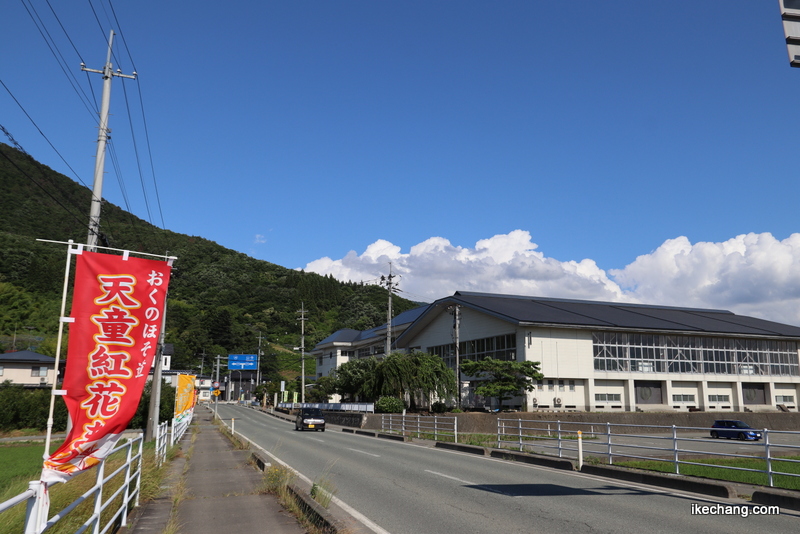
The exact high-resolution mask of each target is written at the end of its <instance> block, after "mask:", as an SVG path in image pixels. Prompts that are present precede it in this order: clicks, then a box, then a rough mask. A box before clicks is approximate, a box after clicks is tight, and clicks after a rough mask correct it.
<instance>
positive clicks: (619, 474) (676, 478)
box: [581, 464, 738, 499]
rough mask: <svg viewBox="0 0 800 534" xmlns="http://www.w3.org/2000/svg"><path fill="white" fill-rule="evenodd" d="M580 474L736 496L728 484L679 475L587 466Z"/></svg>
mask: <svg viewBox="0 0 800 534" xmlns="http://www.w3.org/2000/svg"><path fill="white" fill-rule="evenodd" d="M581 473H586V474H589V475H596V476H601V477H607V478H614V479H617V480H625V481H628V482H637V483H639V484H646V485H649V486H658V487H662V488H670V489H674V490H680V491H688V492H690V493H700V494H702V495H710V496H712V497H721V498H723V499H735V498H736V497H737V496H738V495H737V493H736V489H735V488H734V487H733V486H731V485H729V484H725V483H721V482H710V481H706V480H696V479H690V478H688V477H682V476H680V475H659V474H654V473H644V472H641V471H632V470H629V469H624V468H621V467H614V466H603V465H587V464H584V465H583V467H582V468H581Z"/></svg>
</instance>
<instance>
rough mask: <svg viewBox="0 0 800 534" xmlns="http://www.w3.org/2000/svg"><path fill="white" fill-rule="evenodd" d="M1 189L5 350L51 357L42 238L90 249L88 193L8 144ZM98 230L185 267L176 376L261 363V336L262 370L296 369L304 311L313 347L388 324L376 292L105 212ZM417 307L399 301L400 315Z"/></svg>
mask: <svg viewBox="0 0 800 534" xmlns="http://www.w3.org/2000/svg"><path fill="white" fill-rule="evenodd" d="M167 179H168V178H167ZM0 184H2V195H0V351H9V350H12V348H16V349H17V350H22V349H26V348H28V347H31V348H32V350H36V351H37V352H40V353H42V354H48V355H54V350H55V338H56V334H57V331H58V315H59V307H60V303H61V292H62V287H63V279H64V267H65V263H66V255H65V250H66V247H65V246H64V245H58V244H53V243H42V242H38V241H36V239H47V240H54V241H67V240H69V239H73V240H75V241H76V242H80V243H83V242H86V234H87V225H88V210H89V199H90V196H91V191H90V190H89V189H88V188H87V187H85V186H83V185H81V184H79V183H77V182H75V181H73V180H71V179H70V178H68V177H66V176H64V175H61V174H59V173H57V172H55V171H53V170H52V169H50V168H48V167H46V166H44V165H42V164H40V163H38V162H36V161H35V160H33V159H32V158H31V157H30V156H28V155H26V154H24V153H21V152H19V151H18V150H16V149H14V148H12V147H10V146H8V145H5V144H2V143H0ZM101 229H102V233H103V240H102V242H101V243H100V244H101V245H106V246H110V247H114V248H120V249H126V250H134V251H139V252H148V253H152V254H165V253H168V254H169V255H173V256H177V257H178V260H177V261H176V262H175V266H174V269H175V270H174V271H173V278H172V282H171V283H170V293H169V300H168V305H167V329H166V331H167V336H166V341H167V342H168V343H172V344H173V345H174V347H175V355H174V357H173V365H172V366H173V368H180V369H198V370H199V368H200V366H201V362H202V361H203V360H202V359H203V354H205V360H204V361H205V363H204V365H205V370H208V369H209V366H210V365H211V362H212V357H213V356H215V355H217V354H222V355H225V354H237V353H249V354H254V353H255V352H256V350H257V348H258V343H259V341H258V337H259V333H260V334H261V336H262V348H263V350H264V354H265V355H266V356H267V358H266V360H265V361H264V365H265V371H266V372H268V373H269V372H274V371H276V370H279V369H284V368H287V367H290V368H299V357H297V356H295V355H294V354H292V353H291V352H290V351H287V350H286V349H287V348H288V349H290V350H291V349H292V348H293V347H297V346H299V344H300V323H299V320H298V319H299V313H298V311H299V310H300V308H301V305H303V306H304V307H305V309H306V310H307V311H306V318H307V322H306V324H305V333H306V339H305V345H306V348H307V349H308V348H311V347H313V346H314V344H315V343H316V342H317V341H319V340H321V339H323V338H324V337H326V336H327V335H329V334H330V333H332V332H333V331H335V330H337V329H339V328H356V329H367V328H372V327H374V326H379V325H381V324H383V323H385V322H386V302H387V297H388V293H387V292H386V290H385V289H384V288H381V287H379V286H374V285H362V284H357V283H347V284H345V283H341V282H338V281H336V280H334V279H333V278H330V277H323V276H319V275H316V274H313V273H304V272H298V271H294V270H291V269H287V268H285V267H281V266H279V265H275V264H272V263H269V262H266V261H261V260H256V259H253V258H250V257H249V256H247V255H245V254H241V253H239V252H235V251H233V250H229V249H226V248H224V247H222V246H220V245H218V244H216V243H214V242H212V241H209V240H207V239H203V238H202V237H197V236H188V235H183V234H177V233H174V232H170V231H168V230H161V229H159V228H157V227H155V226H153V225H151V224H150V223H148V222H146V221H143V220H141V219H139V218H137V217H135V216H134V215H131V214H130V213H127V212H125V211H123V210H122V209H120V208H119V207H117V206H115V205H113V204H110V203H108V202H104V204H103V212H102V216H101ZM416 305H417V304H415V303H413V302H411V301H408V300H405V299H402V298H398V297H395V298H394V305H393V310H394V313H395V315H396V314H398V313H401V312H403V311H405V310H408V309H411V308H413V307H415V306H416ZM67 310H69V308H67ZM307 374H313V364H312V368H311V369H310V370H309V369H307Z"/></svg>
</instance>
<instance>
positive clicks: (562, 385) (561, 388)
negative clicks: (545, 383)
mask: <svg viewBox="0 0 800 534" xmlns="http://www.w3.org/2000/svg"><path fill="white" fill-rule="evenodd" d="M558 391H564V381H563V380H559V381H558Z"/></svg>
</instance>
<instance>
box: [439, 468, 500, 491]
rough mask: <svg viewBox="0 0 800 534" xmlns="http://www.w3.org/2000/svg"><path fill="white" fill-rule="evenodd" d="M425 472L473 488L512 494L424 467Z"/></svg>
mask: <svg viewBox="0 0 800 534" xmlns="http://www.w3.org/2000/svg"><path fill="white" fill-rule="evenodd" d="M425 472H426V473H430V474H432V475H436V476H440V477H444V478H449V479H450V480H455V481H456V482H461V483H462V484H466V485H467V486H473V487H475V488H480V489H482V490H484V491H488V492H490V493H498V494H500V495H507V496H509V497H513V495H511V494H510V493H506V492H504V491H499V490H496V489H494V488H492V487H490V486H485V485H483V484H475V483H474V482H470V481H468V480H462V479H460V478H456V477H451V476H450V475H445V474H444V473H439V472H437V471H429V470H428V469H426V470H425Z"/></svg>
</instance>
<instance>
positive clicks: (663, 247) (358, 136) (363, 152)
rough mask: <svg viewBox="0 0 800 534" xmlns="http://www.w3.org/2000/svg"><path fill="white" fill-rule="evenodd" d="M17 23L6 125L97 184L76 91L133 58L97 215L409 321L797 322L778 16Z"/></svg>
mask: <svg viewBox="0 0 800 534" xmlns="http://www.w3.org/2000/svg"><path fill="white" fill-rule="evenodd" d="M6 4H7V5H5V6H4V8H3V16H2V17H1V18H0V47H2V50H3V51H4V53H3V58H2V61H0V80H2V82H3V84H4V85H5V86H6V87H7V88H8V91H10V93H9V92H8V91H6V89H5V88H3V87H0V124H2V125H3V126H4V127H5V128H6V129H7V130H8V131H9V132H10V133H11V134H12V135H13V136H14V138H15V139H16V140H17V142H18V143H19V144H20V145H21V146H22V147H24V148H25V149H26V150H27V151H28V152H29V153H30V154H32V155H33V156H34V157H35V158H36V159H38V160H39V161H42V162H44V163H46V164H47V165H49V166H50V167H52V168H53V169H55V170H57V171H59V172H62V173H64V174H66V175H67V176H70V177H71V178H73V179H76V180H77V179H79V178H80V180H82V181H83V182H84V183H86V184H91V181H92V173H93V166H94V147H95V140H96V135H97V134H96V123H95V116H94V115H92V113H91V112H90V111H89V110H87V107H86V106H85V105H84V103H82V101H81V98H79V97H78V96H77V93H76V90H75V89H73V87H72V85H71V84H70V82H69V81H68V79H67V76H66V75H65V74H64V69H66V70H69V69H72V71H71V75H72V76H75V79H76V80H77V81H76V85H77V87H80V89H81V90H83V91H85V92H86V93H87V94H91V92H92V91H93V92H94V94H95V95H99V94H100V91H101V80H100V76H99V75H96V74H90V75H87V74H85V73H81V72H80V70H79V64H80V62H81V61H84V62H85V63H86V65H87V66H88V67H89V68H95V69H100V68H102V65H103V63H104V61H105V56H106V41H107V38H108V32H109V30H111V29H114V30H116V31H118V32H120V33H121V36H117V37H116V42H115V58H114V60H113V64H114V68H115V69H116V68H120V69H122V71H123V72H124V73H126V74H129V73H130V72H132V71H133V70H134V68H135V69H136V70H137V71H138V75H139V78H138V80H137V81H131V80H120V79H115V80H114V83H113V93H112V102H111V109H112V113H113V115H112V117H111V121H110V125H111V128H112V130H113V131H112V142H113V144H114V149H115V159H116V161H118V164H117V165H116V167H117V168H118V169H119V173H117V172H116V171H115V169H114V166H112V165H111V164H108V165H107V168H106V170H107V176H106V186H105V190H104V197H105V198H106V199H108V200H109V201H110V202H113V203H115V204H117V205H120V206H122V207H123V208H126V209H129V210H130V211H132V212H134V213H135V214H136V215H138V216H139V217H141V218H144V219H147V220H150V221H151V222H153V223H154V224H157V225H159V226H162V220H161V219H162V217H163V225H164V226H166V228H168V229H170V230H173V231H176V232H181V233H185V234H190V235H198V236H202V237H205V238H208V239H211V240H213V241H216V242H218V243H220V244H221V245H224V246H226V247H229V248H232V249H235V250H239V251H241V252H244V253H247V254H249V255H251V256H253V257H256V258H259V259H264V260H267V261H271V262H273V263H277V264H280V265H283V266H286V267H290V268H306V269H308V270H315V271H317V272H322V273H330V274H334V275H335V276H337V277H340V278H343V279H344V278H350V279H356V280H369V279H375V278H377V277H379V276H380V274H385V273H386V272H388V263H389V262H390V261H391V262H392V265H393V269H394V270H395V271H396V272H397V273H398V274H400V275H401V276H402V277H403V278H402V281H401V289H404V290H405V292H406V296H408V297H411V298H415V299H417V300H431V299H434V298H439V297H442V296H445V295H447V294H451V293H452V292H453V291H455V290H458V289H470V290H479V291H484V290H485V291H503V292H507V293H525V294H527V293H533V294H538V295H543V296H555V297H570V298H591V299H603V300H629V301H637V302H654V303H658V304H673V305H691V306H702V307H721V308H726V309H733V310H735V311H737V312H741V313H749V314H754V315H759V316H763V317H768V318H771V319H774V320H778V321H781V322H789V323H794V324H798V323H800V313H799V312H798V311H796V310H798V309H800V306H798V304H800V302H798V300H797V299H800V275H796V274H794V272H795V271H797V269H796V267H797V262H798V261H800V244H798V243H796V241H800V236H796V237H793V235H795V234H794V232H796V231H797V224H796V221H797V214H796V211H797V208H796V204H797V198H798V193H799V192H800V184H799V183H798V180H797V179H796V170H797V164H796V154H795V150H793V149H794V146H793V141H794V140H795V138H796V130H797V124H798V115H800V110H799V109H798V107H797V106H796V105H794V99H795V98H796V97H795V95H797V94H798V89H800V70H798V69H792V68H790V67H789V63H788V58H787V53H786V46H785V44H784V35H783V29H782V26H781V21H780V13H779V9H778V3H777V2H774V1H771V0H768V1H761V2H753V1H751V0H739V1H736V0H732V1H728V2H725V3H724V4H720V3H719V2H710V1H690V0H684V1H678V2H642V1H636V0H626V1H623V0H616V1H615V0H609V1H605V2H545V1H532V0H529V1H503V2H488V1H481V2H475V1H458V2H456V1H433V2H431V1H424V2H414V1H406V2H393V1H382V2H374V1H358V2H356V1H336V2H322V1H312V2H274V1H267V2H252V1H248V2H244V1H238V0H232V1H228V2H224V3H220V2H208V1H195V2H179V1H173V2H155V1H152V0H141V1H138V2H116V3H113V4H109V2H108V0H92V1H91V2H90V1H89V0H86V1H78V0H73V1H70V2H51V4H52V6H53V8H54V9H55V13H56V14H57V15H58V20H56V18H55V17H54V15H53V13H52V12H51V10H50V7H49V6H48V4H47V2H45V1H44V0H24V1H23V0H20V1H19V2H17V1H13V0H12V1H10V2H7V3H6ZM64 4H68V7H65V6H64ZM110 5H113V14H115V15H116V20H110V19H113V18H114V16H113V14H112V11H111V10H110V9H109V6H110ZM26 8H27V9H26ZM92 8H94V10H93V9H92ZM28 11H31V12H34V11H35V12H36V13H38V15H39V16H40V17H41V19H42V20H43V21H44V24H43V26H44V28H46V30H47V31H48V32H49V34H50V35H51V36H52V39H53V42H54V43H55V48H56V49H57V50H58V51H59V53H60V54H62V55H63V57H64V58H65V59H64V63H63V68H62V66H61V65H60V62H59V61H57V60H56V59H55V58H54V56H53V53H52V52H51V51H50V49H49V48H48V46H47V44H46V42H45V39H44V38H43V37H42V35H41V34H40V31H39V30H38V29H37V27H36V25H35V24H34V22H33V21H32V19H31V16H30V15H29V13H28ZM95 14H96V15H95ZM97 19H99V22H98V20H97ZM59 22H60V24H59ZM61 26H63V28H64V30H65V31H62V29H61ZM65 32H66V34H67V35H68V36H69V38H67V36H66V35H65ZM73 46H74V49H73ZM76 50H77V52H76ZM11 95H13V98H12V96H11ZM14 98H16V100H17V101H19V103H20V104H21V105H22V107H23V108H24V112H23V110H22V109H20V107H19V106H18V105H17V103H16V102H15V101H14ZM97 98H99V96H98V97H97ZM141 110H144V114H145V119H146V125H147V129H146V131H145V129H144V128H143V120H142V114H141ZM25 113H27V114H28V115H30V116H31V118H32V119H33V121H35V123H36V126H34V125H33V124H32V123H31V121H30V120H29V119H28V117H26V115H25ZM129 115H130V120H129ZM37 128H38V129H40V130H41V131H42V132H43V133H44V135H45V136H46V137H47V140H45V139H44V138H43V136H42V135H41V134H40V133H39V131H38V130H37ZM132 132H133V133H132ZM0 140H2V141H3V142H7V140H6V139H5V138H3V139H0ZM48 140H49V143H52V144H53V145H54V146H55V147H56V149H57V150H58V152H59V153H60V154H61V156H63V158H64V159H65V160H66V161H67V163H68V164H69V167H71V168H72V169H74V170H75V171H76V173H77V175H78V176H75V173H73V172H72V171H71V170H70V168H69V167H68V166H67V164H66V163H64V162H63V161H62V160H61V158H60V157H59V155H58V154H56V152H55V151H54V150H53V149H52V148H51V147H50V145H49V143H48ZM134 141H135V144H134ZM137 152H138V162H137V159H136V155H137ZM150 158H152V166H151V163H150ZM140 168H141V171H140V170H139V169H140ZM118 174H119V175H121V178H120V176H118ZM140 175H141V179H140ZM120 182H121V183H122V184H124V188H125V191H126V195H125V196H127V200H126V199H125V196H123V188H122V186H121V185H120ZM154 182H155V183H156V184H157V187H158V199H160V210H159V206H158V203H157V202H156V194H155V191H154V185H153V184H154ZM142 184H144V185H142ZM143 190H144V191H143ZM145 195H146V196H147V201H145ZM86 211H87V212H88V206H87V207H86ZM87 218H88V217H87ZM42 237H44V238H58V236H42Z"/></svg>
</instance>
